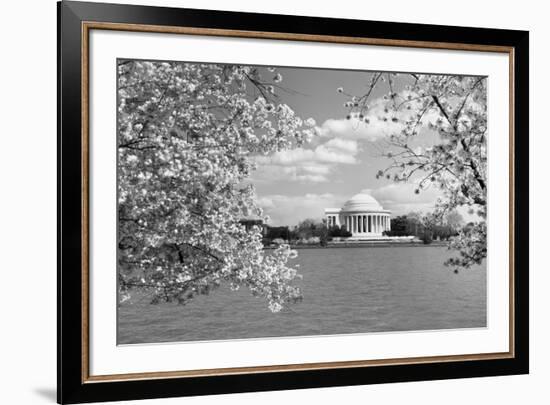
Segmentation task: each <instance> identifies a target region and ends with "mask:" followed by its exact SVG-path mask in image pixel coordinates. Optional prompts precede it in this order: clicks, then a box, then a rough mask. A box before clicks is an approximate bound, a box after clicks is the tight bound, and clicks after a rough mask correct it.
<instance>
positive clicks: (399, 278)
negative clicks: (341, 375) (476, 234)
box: [118, 246, 486, 344]
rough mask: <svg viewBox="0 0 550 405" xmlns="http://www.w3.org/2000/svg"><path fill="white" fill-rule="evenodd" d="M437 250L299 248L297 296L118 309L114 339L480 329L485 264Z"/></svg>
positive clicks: (222, 294)
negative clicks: (459, 264)
mask: <svg viewBox="0 0 550 405" xmlns="http://www.w3.org/2000/svg"><path fill="white" fill-rule="evenodd" d="M450 254H451V252H449V251H448V250H447V249H446V248H443V247H403V246H399V247H362V248H326V249H303V250H300V251H299V256H298V259H296V262H298V263H299V264H300V273H301V274H302V275H303V279H302V280H301V281H300V282H299V284H300V286H301V287H302V292H303V296H304V299H303V301H302V302H300V303H298V304H294V305H291V306H290V307H289V308H287V309H285V310H283V311H282V312H280V313H276V314H273V313H271V312H270V311H269V310H268V309H267V305H266V303H265V301H263V300H262V299H261V298H257V297H252V296H251V295H250V293H249V292H248V291H247V290H246V289H241V290H239V291H236V292H235V291H230V290H229V289H228V288H225V287H221V288H219V289H218V290H216V291H214V292H213V293H211V294H210V295H209V296H201V297H198V298H197V299H196V300H194V301H193V302H191V303H189V304H187V305H185V306H181V305H176V304H161V305H150V304H149V303H148V301H147V300H143V301H142V302H138V303H135V304H130V305H126V304H123V305H122V306H121V307H120V309H119V330H118V333H119V336H118V343H119V344H127V343H153V342H174V341H189V340H216V339H239V338H258V337H273V336H304V335H330V334H343V333H364V332H382V331H411V330H427V329H449V328H453V329H454V328H472V327H484V326H486V270H485V266H480V267H476V268H472V269H469V270H462V271H461V272H459V273H458V274H455V273H453V271H452V270H451V269H449V268H447V267H445V266H443V262H444V260H445V259H446V258H447V257H449V255H450Z"/></svg>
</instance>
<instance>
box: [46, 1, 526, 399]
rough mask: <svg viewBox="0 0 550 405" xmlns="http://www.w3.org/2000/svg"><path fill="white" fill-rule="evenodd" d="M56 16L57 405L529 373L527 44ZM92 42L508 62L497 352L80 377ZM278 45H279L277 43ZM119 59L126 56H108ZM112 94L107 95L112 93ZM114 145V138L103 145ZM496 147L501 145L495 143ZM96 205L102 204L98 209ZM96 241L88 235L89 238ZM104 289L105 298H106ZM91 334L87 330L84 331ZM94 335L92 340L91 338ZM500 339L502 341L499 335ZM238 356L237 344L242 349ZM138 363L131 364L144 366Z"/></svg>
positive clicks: (243, 19)
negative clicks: (503, 307) (192, 41)
mask: <svg viewBox="0 0 550 405" xmlns="http://www.w3.org/2000/svg"><path fill="white" fill-rule="evenodd" d="M57 17H58V33H57V34H58V172H57V174H58V206H57V214H58V222H57V225H58V234H57V238H58V284H57V287H58V303H57V307H58V329H57V331H58V347H57V351H58V356H57V359H58V373H57V376H58V402H59V403H83V402H96V401H116V400H130V399H147V398H163V397H177V396H191V395H210V394H222V393H235V392H255V391H267V390H289V389H301V388H319V387H329V386H349V385H364V384H376V383H389V382H405V381H420V380H439V379H451V378H465V377H482V376H498V375H511V374H525V373H528V372H529V274H528V268H529V225H528V219H529V181H528V179H529V168H528V161H529V158H528V150H529V141H528V133H529V89H528V87H529V86H528V84H529V33H528V32H526V31H515V30H500V29H487V28H466V27H449V26H437V25H421V24H412V23H406V24H405V23H393V22H378V21H361V20H344V19H332V18H319V17H305V16H288V15H268V14H253V13H240V12H226V11H206V10H195V9H175V8H164V7H146V6H133V5H132V6H131V5H114V4H102V3H82V2H73V1H62V2H59V3H58V5H57ZM92 31H101V32H122V33H146V34H157V35H160V36H162V35H166V36H202V37H214V38H218V37H219V38H230V39H243V38H244V39H252V40H258V41H282V43H293V42H298V43H312V44H330V45H332V46H339V45H340V46H347V45H354V46H371V47H387V48H400V49H421V50H431V51H432V52H438V51H458V52H473V53H475V52H483V53H488V54H499V55H500V54H502V55H506V56H507V57H508V60H509V63H508V71H507V74H508V81H507V82H508V84H509V88H508V94H509V98H508V103H507V105H508V113H509V120H508V122H507V123H505V126H506V127H507V128H508V136H504V137H502V138H501V139H500V140H499V142H502V143H506V144H507V145H508V146H509V154H508V155H507V156H500V158H501V159H505V160H506V161H507V163H508V166H509V173H508V174H509V181H508V186H509V190H508V202H507V203H506V204H505V205H507V206H508V207H509V216H508V220H509V224H508V231H509V232H508V238H507V240H508V243H509V245H508V246H509V251H508V252H500V253H499V254H498V255H499V257H501V258H504V259H503V260H505V261H506V262H507V264H508V266H509V268H508V274H507V277H508V278H507V281H508V283H507V285H508V287H507V291H506V294H507V300H508V303H509V307H508V308H507V311H508V312H507V313H508V327H507V334H506V339H507V342H508V350H506V351H498V352H473V353H467V354H445V353H443V354H434V355H431V356H409V357H406V356H405V357H388V358H376V359H363V358H354V359H351V360H349V359H348V360H341V361H318V362H302V363H300V362H297V363H288V362H282V363H277V362H273V363H271V364H264V365H259V366H242V365H241V366H240V365H238V364H236V365H235V366H229V367H218V368H211V367H205V368H197V367H195V368H193V369H186V368H185V365H182V366H181V367H178V368H175V369H170V370H166V369H165V370H162V371H160V370H159V371H147V372H128V373H120V372H114V373H111V374H98V375H96V374H93V373H90V358H91V355H90V353H91V346H92V343H93V342H91V339H92V337H93V336H92V334H91V332H90V330H91V323H90V319H91V315H90V314H91V312H93V311H97V308H93V306H92V303H91V301H90V289H91V288H92V287H93V288H96V287H97V284H94V281H93V280H91V278H90V263H91V261H94V260H96V259H97V258H96V257H94V249H93V247H91V236H90V235H91V231H90V228H91V227H90V223H91V219H90V216H89V213H90V195H91V193H93V192H94V189H93V188H92V187H91V186H90V182H91V180H92V179H93V176H94V172H93V169H91V168H90V164H89V163H90V150H91V144H93V143H94V139H93V138H92V137H91V136H90V126H91V120H90V108H91V104H90V66H91V64H90V55H91V53H90V35H91V32H92ZM285 41H286V42H285ZM120 57H127V55H120ZM113 94H114V93H113ZM113 137H114V134H113ZM503 139H504V140H503ZM107 205H108V203H107ZM99 236H100V235H99ZM113 288H114V287H113ZM96 329H97V327H96ZM94 333H99V334H101V330H99V331H98V330H95V331H94ZM501 338H502V336H501ZM243 345H246V342H244V343H243ZM147 361H148V360H147V356H144V358H143V362H147Z"/></svg>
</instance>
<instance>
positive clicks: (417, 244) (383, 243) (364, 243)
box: [264, 241, 447, 250]
mask: <svg viewBox="0 0 550 405" xmlns="http://www.w3.org/2000/svg"><path fill="white" fill-rule="evenodd" d="M289 246H290V248H291V249H294V250H299V249H332V248H362V247H430V246H431V247H447V242H440V241H435V242H432V243H429V244H425V243H423V242H421V241H418V242H389V241H361V242H329V243H328V244H327V245H326V246H321V245H289ZM276 248H277V246H264V249H269V250H272V249H276Z"/></svg>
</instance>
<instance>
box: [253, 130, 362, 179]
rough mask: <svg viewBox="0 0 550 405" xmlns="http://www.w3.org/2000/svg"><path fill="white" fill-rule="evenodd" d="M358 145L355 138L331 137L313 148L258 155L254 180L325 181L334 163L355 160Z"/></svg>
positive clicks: (351, 162)
mask: <svg viewBox="0 0 550 405" xmlns="http://www.w3.org/2000/svg"><path fill="white" fill-rule="evenodd" d="M358 152H359V146H358V144H357V142H356V141H354V140H349V139H338V138H333V139H330V140H328V141H327V142H325V143H323V144H321V145H318V146H317V147H315V148H313V149H305V148H298V149H291V150H286V151H280V152H276V153H274V154H273V155H271V156H258V157H256V159H255V161H256V163H257V166H258V169H257V170H256V172H255V173H254V175H253V178H254V180H256V181H273V180H288V181H302V182H314V183H319V182H326V181H328V176H329V175H330V173H331V171H332V169H333V168H334V167H335V166H336V165H337V164H356V163H357V158H356V155H357V153H358Z"/></svg>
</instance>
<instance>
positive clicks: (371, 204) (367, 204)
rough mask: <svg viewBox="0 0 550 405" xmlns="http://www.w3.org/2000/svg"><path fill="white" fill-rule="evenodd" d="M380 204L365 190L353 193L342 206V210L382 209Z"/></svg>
mask: <svg viewBox="0 0 550 405" xmlns="http://www.w3.org/2000/svg"><path fill="white" fill-rule="evenodd" d="M382 210H383V208H382V206H381V205H380V204H379V203H378V201H376V200H375V199H374V197H373V196H371V195H369V194H367V193H366V192H361V193H359V194H356V195H354V196H353V197H351V199H349V200H348V201H346V203H345V204H344V206H343V207H342V211H346V212H355V211H382Z"/></svg>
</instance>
